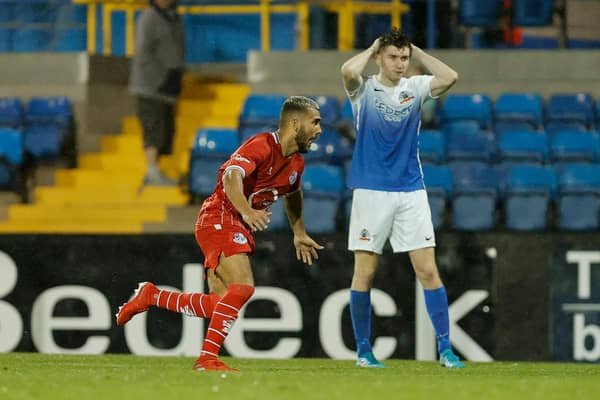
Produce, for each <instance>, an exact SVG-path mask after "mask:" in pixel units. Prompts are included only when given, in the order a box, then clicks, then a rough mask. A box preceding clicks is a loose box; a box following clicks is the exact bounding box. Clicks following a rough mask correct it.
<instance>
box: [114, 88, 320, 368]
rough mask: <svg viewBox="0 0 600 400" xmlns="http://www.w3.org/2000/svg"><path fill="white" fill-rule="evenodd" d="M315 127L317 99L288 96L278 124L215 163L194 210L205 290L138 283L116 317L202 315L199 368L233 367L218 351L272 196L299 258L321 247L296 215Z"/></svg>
mask: <svg viewBox="0 0 600 400" xmlns="http://www.w3.org/2000/svg"><path fill="white" fill-rule="evenodd" d="M320 133H321V114H320V111H319V105H318V104H317V103H316V102H315V101H313V100H311V99H309V98H307V97H303V96H291V97H289V98H288V99H286V101H285V102H284V104H283V106H282V109H281V117H280V121H279V129H278V130H277V131H276V132H265V133H261V134H258V135H256V136H254V137H252V138H250V139H248V140H247V141H246V142H245V143H243V144H242V145H241V146H240V147H239V148H238V149H237V150H236V151H235V152H234V153H233V154H232V155H231V157H230V159H229V160H228V161H227V162H225V163H224V164H223V165H222V166H221V168H220V169H219V173H218V179H217V185H216V187H215V190H214V192H213V194H212V195H211V196H210V197H208V198H207V199H206V200H205V201H204V203H203V204H202V207H201V209H200V213H199V214H198V220H197V222H196V233H195V235H196V242H197V243H198V245H199V246H200V249H201V250H202V252H203V254H204V256H205V262H204V266H205V268H206V272H207V279H208V284H209V287H210V289H211V293H210V294H203V293H178V292H170V291H166V290H160V289H159V288H157V287H156V286H155V285H154V284H152V283H150V282H143V283H140V285H139V287H138V289H137V290H136V292H135V294H134V296H133V297H132V298H131V300H129V301H128V302H127V303H125V304H124V305H123V306H121V307H120V308H119V311H118V313H117V324H118V325H123V324H125V323H126V322H128V321H129V320H130V319H131V318H132V317H133V316H134V315H136V314H138V313H140V312H144V311H146V310H148V308H149V307H151V306H156V307H160V308H165V309H168V310H170V311H174V312H178V313H183V314H186V315H192V316H196V317H202V318H210V319H211V320H210V324H209V326H208V330H207V333H206V337H205V339H204V343H203V346H202V352H201V354H200V357H199V358H198V359H197V360H196V363H195V364H194V369H195V370H198V371H203V370H214V371H231V370H233V371H235V369H233V368H230V367H228V366H227V365H225V363H223V362H222V361H220V360H219V359H218V354H219V350H220V349H221V345H222V344H223V342H224V341H225V338H226V337H227V335H228V334H229V331H230V329H231V327H232V325H233V323H234V322H235V320H236V319H237V317H238V313H239V311H240V309H241V308H242V306H243V305H244V304H246V302H248V300H249V299H250V297H251V296H252V294H253V293H254V278H253V275H252V270H251V268H250V256H251V255H252V253H253V252H254V248H255V244H254V238H253V234H252V232H253V231H257V230H258V231H262V230H263V229H266V228H267V225H268V224H269V221H270V220H269V216H270V215H271V214H270V212H269V206H270V205H271V204H272V203H273V202H274V201H276V200H277V199H278V198H279V197H283V198H284V200H285V209H286V212H287V216H288V220H289V223H290V226H291V228H292V231H293V233H294V247H295V248H296V257H297V258H298V260H301V261H302V262H304V263H306V264H308V265H311V264H312V260H313V259H317V258H318V254H317V250H320V249H322V248H323V247H322V246H320V245H319V244H317V243H316V242H315V241H314V240H313V239H312V238H311V237H310V236H308V234H307V233H306V229H305V227H304V221H303V219H302V191H301V175H302V172H303V170H304V159H303V158H302V156H301V155H300V154H298V153H306V152H307V151H308V149H309V147H310V144H311V143H312V142H313V141H314V140H315V139H316V138H317V137H318V136H319V134H320Z"/></svg>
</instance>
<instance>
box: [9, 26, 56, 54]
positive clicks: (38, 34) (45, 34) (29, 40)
mask: <svg viewBox="0 0 600 400" xmlns="http://www.w3.org/2000/svg"><path fill="white" fill-rule="evenodd" d="M51 39H52V35H51V32H50V31H48V30H46V29H40V28H38V29H29V28H22V29H15V30H14V32H13V51H15V52H19V53H32V52H39V51H48V50H49V46H50V40H51Z"/></svg>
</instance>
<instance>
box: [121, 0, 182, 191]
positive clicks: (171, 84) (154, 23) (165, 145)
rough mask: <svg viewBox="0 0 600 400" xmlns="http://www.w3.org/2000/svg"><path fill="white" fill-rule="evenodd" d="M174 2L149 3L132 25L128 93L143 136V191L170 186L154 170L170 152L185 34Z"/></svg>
mask: <svg viewBox="0 0 600 400" xmlns="http://www.w3.org/2000/svg"><path fill="white" fill-rule="evenodd" d="M177 3H178V0H150V7H148V8H147V9H145V10H144V11H143V12H142V13H141V15H140V16H139V19H138V21H137V25H136V31H135V54H134V56H133V62H132V68H131V77H130V82H129V90H130V92H131V93H132V94H133V95H135V96H136V98H137V115H138V118H139V119H140V122H141V124H142V129H143V134H144V153H145V156H146V165H147V169H146V176H145V178H144V184H145V185H163V186H165V185H175V184H176V183H175V182H174V181H173V180H171V179H169V178H168V177H166V176H165V175H164V174H163V173H162V172H161V171H160V169H159V168H158V156H159V155H161V154H168V153H170V152H171V142H172V139H173V135H174V133H175V115H174V114H175V112H174V111H175V102H176V101H177V97H178V96H179V93H180V92H181V79H182V76H183V70H184V66H185V61H184V49H185V32H184V26H183V21H182V18H181V16H180V15H179V14H177Z"/></svg>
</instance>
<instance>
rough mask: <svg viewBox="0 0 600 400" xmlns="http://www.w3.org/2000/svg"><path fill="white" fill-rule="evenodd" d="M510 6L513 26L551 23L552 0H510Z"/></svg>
mask: <svg viewBox="0 0 600 400" xmlns="http://www.w3.org/2000/svg"><path fill="white" fill-rule="evenodd" d="M512 7H513V9H512V11H513V12H512V23H513V25H515V26H546V25H552V13H553V11H554V0H512Z"/></svg>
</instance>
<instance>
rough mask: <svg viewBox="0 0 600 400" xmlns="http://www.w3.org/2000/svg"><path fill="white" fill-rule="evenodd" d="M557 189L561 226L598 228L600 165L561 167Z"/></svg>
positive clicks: (599, 215) (570, 228)
mask: <svg viewBox="0 0 600 400" xmlns="http://www.w3.org/2000/svg"><path fill="white" fill-rule="evenodd" d="M558 189H559V205H558V206H559V217H558V225H559V227H560V228H561V229H565V230H597V229H598V228H600V165H593V164H589V165H588V164H573V165H568V166H565V167H564V168H563V169H562V171H561V172H560V174H559V177H558Z"/></svg>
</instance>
